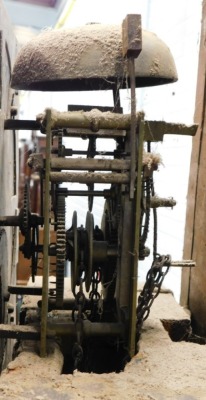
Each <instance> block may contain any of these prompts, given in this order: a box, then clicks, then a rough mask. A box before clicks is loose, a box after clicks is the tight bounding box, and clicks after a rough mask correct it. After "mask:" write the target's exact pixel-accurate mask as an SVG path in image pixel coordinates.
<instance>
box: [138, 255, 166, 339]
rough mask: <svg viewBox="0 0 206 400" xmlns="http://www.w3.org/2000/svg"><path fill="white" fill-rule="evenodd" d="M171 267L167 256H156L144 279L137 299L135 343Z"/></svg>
mask: <svg viewBox="0 0 206 400" xmlns="http://www.w3.org/2000/svg"><path fill="white" fill-rule="evenodd" d="M170 265H171V257H170V256H169V255H166V256H164V255H159V254H157V255H156V257H155V259H154V261H153V263H152V266H151V268H150V269H149V271H148V273H147V277H146V282H145V285H144V287H143V290H142V291H141V293H140V295H139V298H138V305H137V310H136V315H137V324H136V333H137V342H138V341H139V339H140V336H141V330H142V325H143V322H144V321H145V320H146V319H147V318H148V316H149V313H150V309H151V306H152V304H153V302H154V299H155V298H156V297H157V296H158V294H159V293H160V290H161V287H162V283H163V280H164V278H165V275H166V274H167V273H168V271H169V268H170Z"/></svg>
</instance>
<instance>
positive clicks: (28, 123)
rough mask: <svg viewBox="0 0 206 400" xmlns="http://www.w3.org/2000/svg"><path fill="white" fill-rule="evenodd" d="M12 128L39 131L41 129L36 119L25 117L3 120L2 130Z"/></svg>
mask: <svg viewBox="0 0 206 400" xmlns="http://www.w3.org/2000/svg"><path fill="white" fill-rule="evenodd" d="M13 129H16V130H19V129H21V131H29V130H31V131H39V130H40V129H41V124H40V123H39V122H37V121H32V120H26V119H6V120H5V121H4V130H13Z"/></svg>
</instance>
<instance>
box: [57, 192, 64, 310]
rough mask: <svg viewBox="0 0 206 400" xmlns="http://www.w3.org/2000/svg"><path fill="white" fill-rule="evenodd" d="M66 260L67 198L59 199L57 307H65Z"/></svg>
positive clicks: (61, 197) (59, 197) (60, 197)
mask: <svg viewBox="0 0 206 400" xmlns="http://www.w3.org/2000/svg"><path fill="white" fill-rule="evenodd" d="M65 260H66V232H65V197H64V196H61V195H60V196H58V198H57V231H56V306H57V308H62V307H63V298H64V268H65Z"/></svg>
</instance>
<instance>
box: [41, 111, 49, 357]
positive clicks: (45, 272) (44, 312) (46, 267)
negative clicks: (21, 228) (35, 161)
mask: <svg viewBox="0 0 206 400" xmlns="http://www.w3.org/2000/svg"><path fill="white" fill-rule="evenodd" d="M46 118H47V126H46V170H45V195H44V242H43V246H44V247H43V287H42V310H41V343H40V356H41V357H46V355H47V348H46V344H47V343H46V335H47V314H48V291H49V239H50V237H49V236H50V224H49V219H50V181H49V174H50V155H51V110H50V109H48V110H47V112H46Z"/></svg>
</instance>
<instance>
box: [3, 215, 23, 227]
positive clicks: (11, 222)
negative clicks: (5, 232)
mask: <svg viewBox="0 0 206 400" xmlns="http://www.w3.org/2000/svg"><path fill="white" fill-rule="evenodd" d="M19 225H20V218H19V216H16V215H11V216H6V217H0V226H19Z"/></svg>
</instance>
